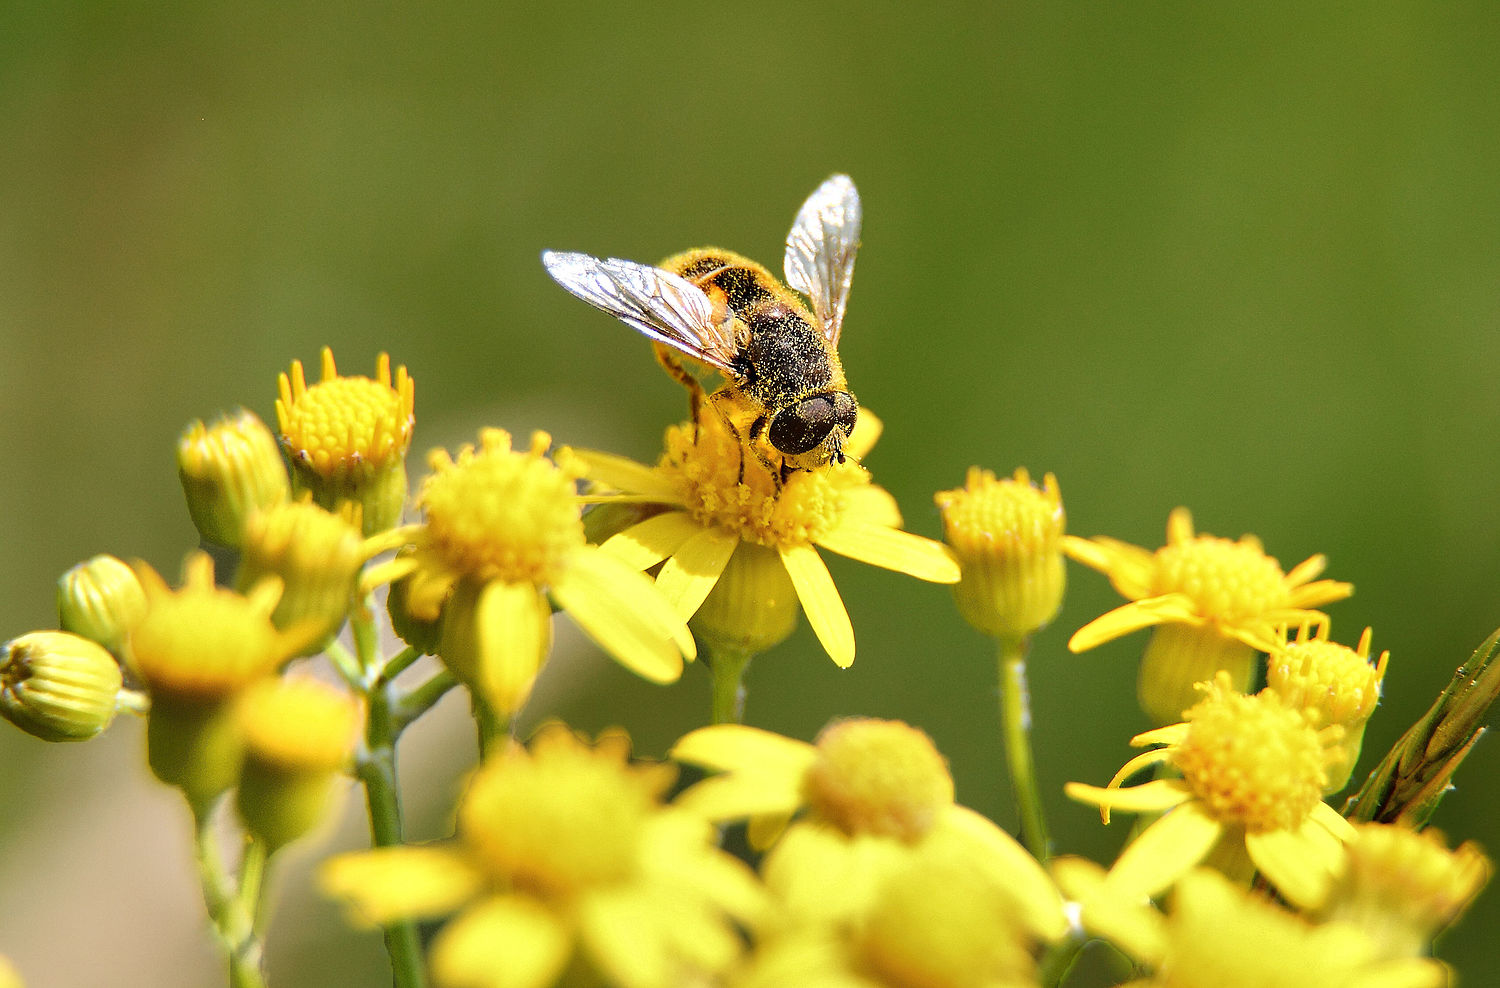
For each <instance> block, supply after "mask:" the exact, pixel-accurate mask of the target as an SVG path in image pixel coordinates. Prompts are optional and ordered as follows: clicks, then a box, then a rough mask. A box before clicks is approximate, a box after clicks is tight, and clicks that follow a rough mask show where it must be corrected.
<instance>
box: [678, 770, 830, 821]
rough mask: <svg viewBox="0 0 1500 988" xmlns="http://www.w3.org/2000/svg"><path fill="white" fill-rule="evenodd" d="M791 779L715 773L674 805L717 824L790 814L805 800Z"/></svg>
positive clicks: (687, 792) (692, 786) (761, 775)
mask: <svg viewBox="0 0 1500 988" xmlns="http://www.w3.org/2000/svg"><path fill="white" fill-rule="evenodd" d="M800 781H801V780H800V779H798V780H795V781H794V780H791V779H787V778H784V777H779V776H774V775H763V774H761V773H759V772H734V773H732V774H730V775H716V776H713V777H712V778H708V779H704V780H703V781H702V782H698V783H695V784H694V785H691V786H689V787H688V788H687V789H686V790H684V791H683V793H682V795H680V796H678V797H677V802H676V803H675V804H674V805H677V806H680V807H682V808H683V809H684V810H687V811H689V812H691V813H696V814H698V815H699V816H702V817H703V818H704V819H707V820H712V821H714V822H715V823H724V822H726V821H729V820H743V819H745V818H746V817H752V816H761V815H764V814H770V813H775V814H779V815H785V814H790V813H792V812H793V811H794V810H796V809H797V806H798V804H799V803H801V801H802V790H801V788H800V787H799V786H798V785H797V784H796V783H797V782H800Z"/></svg>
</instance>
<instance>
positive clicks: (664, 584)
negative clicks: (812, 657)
mask: <svg viewBox="0 0 1500 988" xmlns="http://www.w3.org/2000/svg"><path fill="white" fill-rule="evenodd" d="M879 432H880V424H879V421H878V420H877V419H875V418H874V417H873V416H872V415H870V414H869V413H868V412H867V411H865V410H864V409H860V412H859V422H858V424H857V425H856V427H855V429H854V434H853V435H852V436H851V437H850V439H849V443H848V445H847V447H846V451H847V453H848V454H849V457H850V459H849V460H847V461H845V462H843V463H831V464H829V465H828V466H827V467H826V468H824V469H819V470H799V471H796V472H794V473H792V474H791V476H790V477H788V478H787V480H786V483H785V484H782V483H781V482H780V479H779V478H778V477H776V476H774V475H773V474H772V473H771V472H770V471H769V470H767V469H766V468H765V467H764V466H763V465H761V464H760V463H759V462H758V461H757V460H756V458H755V457H753V456H749V455H747V454H746V452H745V450H744V448H743V447H742V446H741V445H740V443H739V441H738V440H737V439H736V438H735V437H734V436H732V435H730V434H729V432H728V431H727V430H726V429H725V427H724V425H723V423H721V422H720V421H719V420H718V418H717V416H713V415H704V416H702V417H701V420H700V421H699V422H698V423H696V424H694V423H686V424H683V425H678V426H673V427H672V428H670V429H668V430H667V442H666V451H665V452H664V453H663V454H662V458H661V461H660V462H659V464H658V465H657V466H656V467H654V468H653V467H646V466H644V465H642V464H639V463H635V462H633V461H631V460H626V459H623V458H621V457H616V456H610V455H608V454H604V453H596V452H584V451H579V454H578V455H579V456H580V457H581V458H582V459H583V460H584V461H585V462H586V463H587V464H588V477H589V479H591V480H593V481H595V482H596V483H598V484H601V485H604V486H606V487H609V488H612V489H613V490H615V491H618V492H619V493H620V497H621V498H622V499H626V500H634V501H650V502H654V503H658V504H661V505H664V506H665V507H666V509H667V510H665V511H663V512H661V513H659V514H656V515H653V516H651V517H650V518H647V519H646V520H645V521H642V522H639V523H638V524H635V525H632V526H631V527H629V528H627V529H626V530H625V531H623V532H620V533H619V534H617V535H615V536H613V537H612V538H610V539H609V540H608V541H606V542H605V543H604V549H605V551H607V552H609V553H611V554H613V555H615V556H617V557H618V558H620V559H622V560H624V561H625V562H627V563H629V565H631V566H633V567H635V568H637V569H642V570H644V569H649V568H650V567H652V566H655V565H657V564H658V563H662V568H661V572H660V573H659V574H658V576H657V578H656V585H657V587H658V589H660V590H661V592H662V594H663V595H664V596H665V597H666V598H667V599H668V600H669V601H671V603H672V604H673V606H674V607H675V608H676V610H677V612H678V613H679V614H682V615H683V616H689V615H694V614H697V615H698V617H697V619H695V620H694V622H693V627H694V630H696V631H697V632H698V633H699V634H700V635H701V636H703V638H704V639H705V640H706V641H708V642H709V643H711V644H716V645H722V646H724V647H728V648H733V649H738V650H743V651H748V652H755V651H761V650H764V649H765V648H767V647H769V646H770V645H772V644H775V643H776V642H777V641H779V640H780V639H781V638H784V637H785V636H786V635H787V634H789V633H790V632H791V627H792V625H791V623H790V621H788V620H787V618H788V617H791V616H794V615H795V611H794V610H791V608H792V607H793V604H792V601H793V597H794V596H795V600H797V601H800V603H801V605H802V609H803V611H805V612H806V614H807V619H808V622H809V623H810V624H811V625H812V628H813V631H814V632H815V633H816V634H817V636H818V641H820V642H821V643H822V645H823V648H824V649H825V650H827V652H828V654H829V656H831V657H832V658H833V661H834V662H835V663H837V664H838V665H839V666H841V667H847V666H849V665H850V664H851V663H852V662H853V661H854V629H853V626H852V625H851V624H850V623H849V613H848V611H846V610H845V608H844V602H843V599H842V598H841V597H840V596H839V592H838V588H837V587H836V586H834V583H833V578H832V577H831V576H830V575H829V573H828V567H827V565H825V564H824V562H823V560H822V557H821V556H819V555H818V548H819V547H821V548H824V549H828V550H830V551H832V552H836V553H839V554H840V555H844V556H849V557H850V558H852V559H857V560H860V561H861V562H866V563H871V564H873V565H876V566H883V567H885V568H887V569H893V570H898V571H900V572H903V573H907V574H909V575H911V576H915V577H917V578H918V579H922V580H929V581H932V582H936V583H954V582H957V580H958V578H959V568H958V564H957V562H956V561H955V560H954V558H953V556H952V554H951V553H950V552H949V551H948V550H947V549H946V548H944V547H943V546H942V545H940V544H939V543H937V542H934V541H932V540H930V539H924V538H922V537H920V536H917V535H911V534H909V533H907V532H903V531H901V529H900V525H901V513H900V511H899V510H898V509H897V507H896V502H895V500H894V499H893V498H892V497H891V496H890V494H888V493H887V492H886V491H885V490H883V489H882V488H880V487H877V486H875V485H874V484H872V483H870V475H869V472H868V471H866V470H865V469H864V467H862V466H860V465H859V464H858V463H857V462H855V460H857V459H858V458H860V457H862V456H864V455H865V454H866V453H867V452H869V450H870V449H871V447H873V446H874V444H875V439H876V438H877V436H878V435H879ZM730 580H732V587H730V586H728V585H727V584H726V589H727V590H729V594H730V597H732V600H724V599H722V594H721V599H719V600H718V601H716V600H715V599H714V596H715V592H716V591H717V590H719V584H720V583H721V581H730ZM761 612H765V613H761ZM778 636H779V637H778Z"/></svg>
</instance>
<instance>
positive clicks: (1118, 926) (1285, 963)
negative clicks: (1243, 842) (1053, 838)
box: [1054, 858, 1451, 988]
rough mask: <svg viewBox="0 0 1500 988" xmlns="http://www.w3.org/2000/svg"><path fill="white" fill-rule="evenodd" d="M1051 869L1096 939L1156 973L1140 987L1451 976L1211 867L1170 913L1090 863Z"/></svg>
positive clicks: (1426, 984) (1440, 979) (1341, 986)
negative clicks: (1294, 909)
mask: <svg viewBox="0 0 1500 988" xmlns="http://www.w3.org/2000/svg"><path fill="white" fill-rule="evenodd" d="M1054 867H1055V868H1056V869H1057V872H1058V880H1059V882H1060V883H1061V884H1062V885H1063V887H1064V888H1065V889H1067V891H1068V894H1069V896H1070V897H1071V898H1073V899H1074V900H1076V901H1078V902H1079V903H1081V905H1082V911H1083V923H1084V926H1085V927H1086V928H1087V929H1088V930H1089V932H1090V933H1093V934H1094V935H1096V936H1102V937H1105V938H1106V939H1108V940H1110V941H1111V942H1113V943H1115V944H1116V945H1117V946H1119V947H1120V948H1121V949H1123V950H1124V951H1125V952H1126V953H1127V954H1129V955H1130V956H1131V957H1132V958H1133V959H1134V960H1135V961H1136V962H1137V963H1138V964H1140V965H1142V966H1143V967H1146V968H1148V969H1150V970H1152V971H1153V972H1154V974H1153V975H1152V976H1151V977H1149V978H1146V979H1144V980H1141V981H1133V982H1131V985H1132V986H1135V988H1439V986H1441V985H1446V984H1448V983H1449V978H1450V976H1451V972H1450V971H1449V970H1448V968H1447V967H1446V966H1445V965H1443V964H1441V963H1439V962H1437V961H1434V960H1432V959H1430V958H1413V957H1408V958H1400V959H1391V958H1389V957H1388V956H1387V955H1386V954H1385V953H1384V952H1383V951H1382V949H1381V945H1380V944H1379V943H1377V942H1376V940H1375V939H1373V938H1372V937H1370V936H1367V935H1366V934H1365V933H1364V932H1363V931H1361V930H1360V929H1359V928H1358V927H1355V926H1352V925H1350V924H1347V923H1326V924H1322V925H1317V924H1313V923H1309V922H1308V921H1307V920H1305V919H1302V918H1301V917H1299V916H1296V915H1294V914H1292V913H1290V912H1287V911H1286V910H1284V909H1282V908H1280V907H1278V906H1276V905H1275V904H1273V903H1272V902H1270V901H1267V900H1266V899H1264V898H1262V897H1260V896H1258V895H1255V894H1253V893H1251V892H1248V891H1246V890H1245V889H1244V888H1242V887H1239V886H1237V885H1235V884H1234V883H1233V882H1231V881H1229V880H1228V879H1226V878H1225V877H1224V876H1223V875H1221V874H1219V873H1218V872H1215V871H1212V870H1210V869H1206V868H1199V869H1195V870H1193V871H1190V872H1189V873H1187V874H1186V875H1184V876H1183V877H1182V879H1181V880H1180V881H1179V882H1178V883H1177V886H1176V890H1175V892H1174V893H1173V896H1172V908H1171V913H1170V915H1168V916H1163V915H1162V914H1160V913H1158V912H1157V911H1156V910H1154V909H1151V908H1150V907H1148V906H1145V905H1143V904H1141V903H1140V902H1139V900H1138V899H1135V898H1134V897H1133V896H1132V895H1131V894H1130V893H1127V892H1122V890H1120V889H1118V888H1116V887H1114V886H1113V885H1112V883H1111V882H1110V880H1109V879H1107V878H1105V877H1104V876H1103V875H1102V873H1100V871H1099V869H1098V866H1097V865H1094V864H1093V863H1092V862H1088V861H1083V860H1081V859H1076V858H1075V859H1058V860H1056V861H1055V862H1054Z"/></svg>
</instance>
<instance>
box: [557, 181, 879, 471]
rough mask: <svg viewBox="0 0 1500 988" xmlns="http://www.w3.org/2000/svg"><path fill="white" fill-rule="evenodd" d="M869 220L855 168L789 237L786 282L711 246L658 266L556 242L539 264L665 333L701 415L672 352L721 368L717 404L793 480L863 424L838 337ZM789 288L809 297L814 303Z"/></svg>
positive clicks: (671, 363)
mask: <svg viewBox="0 0 1500 988" xmlns="http://www.w3.org/2000/svg"><path fill="white" fill-rule="evenodd" d="M860 220H861V210H860V203H859V192H858V191H857V190H856V189H855V188H854V182H853V181H851V180H850V178H849V177H848V176H847V175H834V176H833V177H832V178H830V179H828V180H827V181H826V182H824V183H823V184H822V185H820V186H818V188H817V190H816V191H815V192H813V194H812V195H811V196H809V197H808V199H807V201H806V202H805V203H803V204H802V208H801V210H799V211H798V213H797V219H796V221H795V222H794V223H793V224H792V230H791V232H790V233H789V234H788V235H787V241H786V258H785V262H784V269H785V271H786V285H785V286H784V285H782V284H781V282H779V281H777V280H776V278H775V277H774V276H773V275H772V274H771V272H770V271H768V270H767V269H766V268H764V267H762V266H761V265H759V264H756V263H755V262H754V261H751V260H750V259H748V258H746V257H742V256H740V255H739V254H735V253H732V252H730V251H727V250H720V249H718V248H713V247H700V248H695V249H693V250H689V251H685V252H683V253H681V254H676V255H674V256H672V257H669V258H667V259H666V260H665V261H663V262H662V265H661V267H651V266H650V265H646V264H637V263H636V262H634V261H624V260H620V259H619V258H613V257H612V258H598V257H593V256H591V255H588V254H580V253H571V252H560V251H550V250H549V251H544V252H543V253H542V263H543V264H544V265H546V267H547V273H548V274H550V275H552V277H553V278H554V279H555V280H556V281H557V283H558V284H560V285H562V286H563V287H564V288H566V289H567V290H568V291H569V292H571V293H573V294H574V295H576V296H578V297H579V298H581V299H583V300H584V301H585V302H588V303H589V304H590V305H593V306H596V307H598V308H600V309H603V310H604V311H605V312H608V313H609V314H610V315H612V316H614V317H615V318H617V319H619V320H620V321H621V322H624V323H625V324H626V325H629V326H632V327H634V328H635V329H637V330H639V331H640V332H642V333H644V334H645V335H646V336H648V337H650V338H651V339H652V340H654V341H655V342H656V344H657V346H656V352H657V359H658V360H660V361H661V363H662V365H663V366H665V367H666V368H667V371H668V372H669V373H671V374H672V376H673V377H674V378H676V379H677V380H678V381H680V382H682V384H683V385H684V386H685V387H687V389H688V392H689V394H690V396H691V401H692V405H693V418H694V420H695V421H696V420H697V418H698V410H699V408H700V407H701V403H702V400H703V397H704V396H703V389H702V386H701V385H700V384H699V383H698V381H697V379H696V378H695V377H693V375H692V374H690V373H689V372H688V371H687V370H686V369H685V368H684V367H683V366H682V364H681V362H680V361H679V359H678V357H677V356H676V354H674V353H673V352H672V351H676V353H677V354H685V355H686V356H688V357H691V358H693V359H694V360H696V361H698V362H700V363H703V364H706V365H708V366H709V367H712V368H714V369H715V370H717V371H719V372H720V373H721V374H722V375H723V376H724V378H725V384H724V385H723V386H722V387H720V388H719V389H718V390H716V391H714V392H713V393H712V394H710V395H708V396H707V400H708V403H709V404H710V405H712V406H713V408H714V410H715V412H717V413H718V415H719V417H720V418H721V419H722V420H723V421H724V423H725V425H726V426H727V427H728V428H729V430H730V431H731V432H732V433H733V434H734V435H735V437H736V438H737V439H738V440H739V441H740V443H741V444H742V445H743V446H745V447H746V448H748V449H749V450H750V451H751V452H752V453H753V454H754V455H755V457H756V459H757V460H759V461H760V463H761V464H762V465H764V466H765V467H766V468H767V469H768V470H770V471H771V472H772V474H773V475H774V476H776V477H777V478H779V479H780V480H781V481H785V480H786V478H787V476H788V475H789V474H790V473H791V472H792V471H794V470H811V469H814V468H816V467H821V466H823V465H825V464H827V463H828V462H830V461H833V462H838V463H841V462H843V460H844V456H845V453H844V447H845V444H846V443H847V442H848V440H849V436H850V434H851V433H852V432H853V431H854V422H855V419H856V417H857V414H858V411H859V404H858V402H856V401H855V399H854V395H853V394H851V393H850V392H849V387H848V384H847V382H846V381H845V380H844V368H843V365H842V364H841V363H840V362H839V355H838V341H839V331H840V329H841V327H842V326H843V321H844V308H845V306H846V304H847V303H848V300H849V284H850V281H851V279H852V278H853V276H854V257H855V253H856V252H857V251H858V249H859V228H860ZM787 286H790V287H791V288H792V289H795V290H796V291H798V292H801V293H802V294H803V295H806V296H807V298H808V300H809V301H810V302H811V304H812V311H811V312H809V311H808V308H807V306H806V305H804V303H803V301H802V300H801V299H800V298H798V297H797V296H796V295H795V294H793V292H792V291H788V289H787ZM742 468H743V464H742Z"/></svg>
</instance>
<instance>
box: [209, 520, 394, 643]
mask: <svg viewBox="0 0 1500 988" xmlns="http://www.w3.org/2000/svg"><path fill="white" fill-rule="evenodd" d="M350 513H352V514H355V515H356V516H357V514H358V512H357V511H354V512H348V511H346V512H345V514H346V515H347V514H350ZM365 556H366V551H365V541H364V538H363V537H362V536H361V535H360V531H359V527H358V525H357V524H356V523H351V522H350V521H349V520H347V518H344V517H339V516H338V515H334V514H331V513H329V512H328V511H325V510H324V509H323V508H320V507H318V506H317V505H316V504H313V503H312V502H311V501H307V500H301V501H286V502H284V503H282V504H278V505H276V506H274V507H272V508H269V509H268V510H266V511H260V512H257V513H256V514H254V515H252V516H251V518H250V521H249V523H248V524H247V525H246V528H245V543H244V546H243V550H242V554H241V556H240V566H239V570H238V571H237V572H236V574H235V585H236V586H237V587H238V588H239V589H240V591H241V592H248V591H249V590H250V588H251V587H253V586H255V585H256V584H257V583H259V582H260V581H261V580H262V579H264V578H265V577H267V576H275V577H277V578H279V579H280V580H281V582H282V587H283V589H282V594H281V600H280V602H279V603H278V604H277V605H276V610H275V611H274V612H273V613H272V614H271V623H272V624H274V625H275V626H276V627H277V628H279V629H281V630H283V631H285V630H287V629H288V628H292V627H296V626H297V625H300V624H303V623H311V624H315V625H316V626H317V628H319V629H320V630H319V631H318V633H317V635H316V637H315V640H314V641H312V642H311V643H310V644H309V645H307V646H306V647H305V648H303V650H302V652H301V654H303V655H315V654H317V653H318V652H320V651H321V650H322V649H323V647H324V645H326V644H327V642H328V640H329V639H330V638H332V637H333V636H334V635H336V634H337V633H338V630H339V628H341V627H343V624H344V619H345V618H346V617H348V615H349V607H350V602H351V601H352V600H353V598H354V592H355V583H356V581H357V580H358V578H359V572H360V568H361V567H362V566H363V565H364V562H365Z"/></svg>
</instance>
